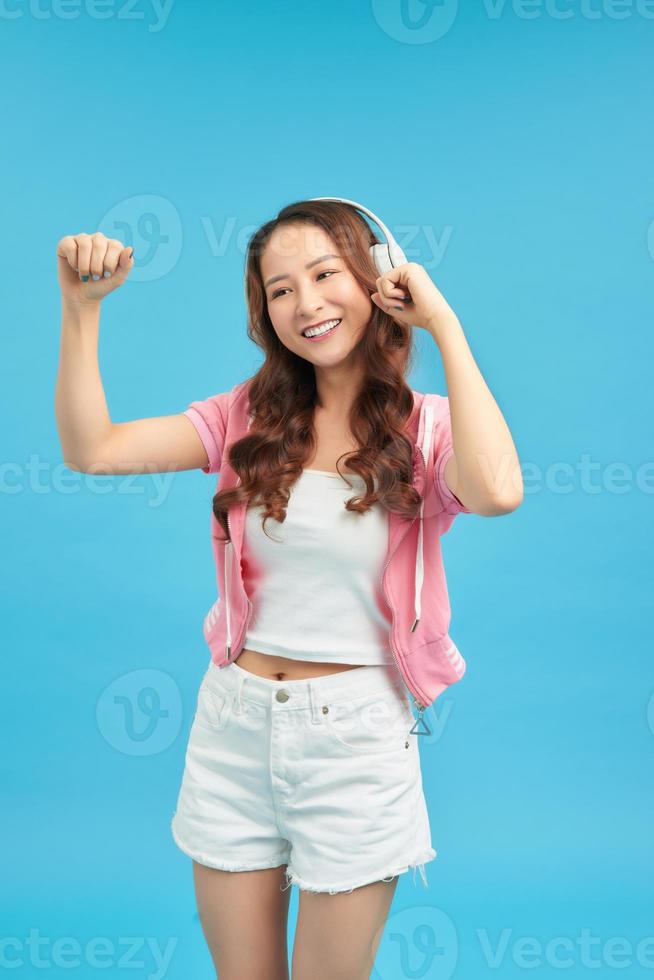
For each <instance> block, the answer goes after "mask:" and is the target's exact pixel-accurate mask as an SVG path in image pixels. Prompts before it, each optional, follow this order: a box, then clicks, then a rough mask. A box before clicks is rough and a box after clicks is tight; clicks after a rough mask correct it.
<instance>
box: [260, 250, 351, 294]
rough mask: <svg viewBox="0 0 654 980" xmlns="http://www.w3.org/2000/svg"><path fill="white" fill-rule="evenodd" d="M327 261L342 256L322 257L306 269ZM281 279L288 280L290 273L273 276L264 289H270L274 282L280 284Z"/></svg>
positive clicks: (265, 283) (306, 267)
mask: <svg viewBox="0 0 654 980" xmlns="http://www.w3.org/2000/svg"><path fill="white" fill-rule="evenodd" d="M325 259H340V255H321V256H320V258H319V259H313V260H312V261H311V262H309V263H307V265H305V267H304V268H305V269H310V268H311V267H312V266H314V265H318V263H319V262H324V261H325ZM280 279H288V272H284V273H282V275H280V276H271V277H270V279H268V280H267V281H266V282H264V284H263V288H264V289H268V286H272V284H273V283H274V282H279V280H280Z"/></svg>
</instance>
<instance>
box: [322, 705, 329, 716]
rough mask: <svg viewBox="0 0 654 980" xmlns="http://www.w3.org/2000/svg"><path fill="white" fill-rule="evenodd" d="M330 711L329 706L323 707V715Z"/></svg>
mask: <svg viewBox="0 0 654 980" xmlns="http://www.w3.org/2000/svg"><path fill="white" fill-rule="evenodd" d="M328 711H329V708H328V707H327V705H326V704H323V706H322V713H323V715H326V714H327V712H328Z"/></svg>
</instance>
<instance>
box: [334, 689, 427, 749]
mask: <svg viewBox="0 0 654 980" xmlns="http://www.w3.org/2000/svg"><path fill="white" fill-rule="evenodd" d="M324 708H327V711H325V710H324ZM324 708H323V713H324V716H325V720H326V724H327V730H328V732H329V735H330V737H331V738H332V739H333V740H334V741H335V742H338V743H339V745H342V746H343V747H344V748H346V749H348V750H349V751H350V752H352V753H357V754H361V755H366V754H375V753H384V752H399V751H405V752H406V751H407V748H408V746H407V742H409V740H410V735H409V732H410V731H411V728H412V727H413V723H414V721H415V718H414V716H413V712H412V710H411V705H410V704H409V701H408V699H407V697H406V696H405V695H404V694H403V692H398V694H397V695H396V696H392V695H391V696H390V697H389V696H388V695H384V694H375V695H366V696H365V697H363V698H358V699H352V700H345V701H335V702H330V703H328V704H327V705H325V706H324Z"/></svg>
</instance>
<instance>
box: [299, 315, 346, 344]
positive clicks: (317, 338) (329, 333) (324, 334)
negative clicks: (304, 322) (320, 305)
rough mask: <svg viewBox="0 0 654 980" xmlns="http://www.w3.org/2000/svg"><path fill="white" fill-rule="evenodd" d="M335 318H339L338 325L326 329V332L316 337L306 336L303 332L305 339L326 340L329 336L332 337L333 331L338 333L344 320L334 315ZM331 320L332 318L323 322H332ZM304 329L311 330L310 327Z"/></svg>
mask: <svg viewBox="0 0 654 980" xmlns="http://www.w3.org/2000/svg"><path fill="white" fill-rule="evenodd" d="M334 319H335V320H337V323H336V326H334V327H332V328H331V329H330V330H326V331H325V332H324V333H320V334H317V335H316V336H315V337H306V336H305V335H304V334H302V336H303V337H304V339H305V340H309V341H311V342H317V341H318V340H326V339H327V337H331V335H332V334H333V333H336V331H337V330H338V328H339V327H340V325H341V323H342V322H343V321H342V319H339V318H337V317H334ZM330 322H331V321H330V320H324V321H323V323H330ZM317 326H321V324H317ZM304 329H305V330H309V329H310V328H309V327H305V328H304Z"/></svg>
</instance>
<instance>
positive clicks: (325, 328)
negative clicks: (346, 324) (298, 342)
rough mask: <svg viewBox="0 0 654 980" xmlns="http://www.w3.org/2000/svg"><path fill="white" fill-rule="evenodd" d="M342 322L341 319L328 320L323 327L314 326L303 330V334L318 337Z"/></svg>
mask: <svg viewBox="0 0 654 980" xmlns="http://www.w3.org/2000/svg"><path fill="white" fill-rule="evenodd" d="M340 322H341V321H340V320H328V321H327V323H323V325H322V326H321V327H314V329H313V330H307V331H306V332H305V331H304V330H303V331H302V335H303V336H304V337H318V336H320V334H321V333H327V331H328V330H331V329H332V328H333V327H335V326H336V324H337V323H340Z"/></svg>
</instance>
